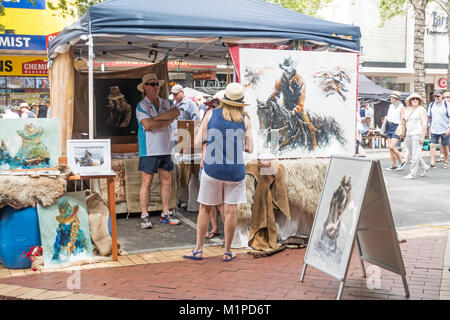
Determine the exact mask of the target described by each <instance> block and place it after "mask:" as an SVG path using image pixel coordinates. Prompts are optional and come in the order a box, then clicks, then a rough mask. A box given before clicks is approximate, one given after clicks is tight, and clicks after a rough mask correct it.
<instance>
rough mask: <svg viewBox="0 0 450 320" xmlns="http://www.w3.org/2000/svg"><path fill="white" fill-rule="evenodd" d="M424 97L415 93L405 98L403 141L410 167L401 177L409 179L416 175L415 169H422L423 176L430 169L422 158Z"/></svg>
mask: <svg viewBox="0 0 450 320" xmlns="http://www.w3.org/2000/svg"><path fill="white" fill-rule="evenodd" d="M424 102H425V101H424V99H423V98H422V97H421V96H420V95H419V94H417V93H413V94H411V95H410V96H409V97H408V98H407V99H406V106H407V108H406V111H405V119H406V136H405V143H406V147H407V148H408V154H410V155H411V167H410V172H409V174H408V175H406V176H405V177H403V179H406V180H411V179H415V178H416V176H417V170H418V169H419V166H420V168H422V169H423V171H422V173H421V174H420V176H421V177H424V176H425V175H426V174H427V172H428V171H429V170H430V167H429V166H428V165H427V164H426V163H425V161H424V160H423V159H422V155H421V152H422V145H423V141H424V140H425V136H426V134H427V125H428V120H427V111H426V110H425V108H424V107H423V104H424Z"/></svg>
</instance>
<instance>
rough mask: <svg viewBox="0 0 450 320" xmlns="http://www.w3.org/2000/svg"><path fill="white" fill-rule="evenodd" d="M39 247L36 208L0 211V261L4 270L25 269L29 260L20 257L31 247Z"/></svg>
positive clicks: (29, 265)
mask: <svg viewBox="0 0 450 320" xmlns="http://www.w3.org/2000/svg"><path fill="white" fill-rule="evenodd" d="M40 245H41V236H40V233H39V220H38V215H37V209H36V208H32V207H29V208H25V209H19V210H17V209H14V208H12V207H4V208H3V209H1V210H0V259H1V260H2V264H3V266H4V267H5V268H9V269H26V268H30V267H31V260H30V259H28V258H27V257H24V258H23V257H22V255H23V252H24V251H25V252H28V251H29V250H30V248H31V247H33V246H40Z"/></svg>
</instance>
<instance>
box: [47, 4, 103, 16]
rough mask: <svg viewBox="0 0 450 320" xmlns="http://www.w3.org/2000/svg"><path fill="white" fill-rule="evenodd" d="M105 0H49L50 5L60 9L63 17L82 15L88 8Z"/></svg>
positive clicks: (51, 7)
mask: <svg viewBox="0 0 450 320" xmlns="http://www.w3.org/2000/svg"><path fill="white" fill-rule="evenodd" d="M103 1H105V0H51V1H48V2H47V4H48V7H49V8H50V9H52V10H56V11H59V13H61V15H62V16H63V17H66V16H71V17H76V18H78V17H81V16H82V15H83V14H84V13H85V12H86V10H87V9H88V8H89V7H90V6H92V5H94V4H97V3H100V2H103Z"/></svg>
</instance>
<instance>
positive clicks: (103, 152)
mask: <svg viewBox="0 0 450 320" xmlns="http://www.w3.org/2000/svg"><path fill="white" fill-rule="evenodd" d="M67 163H68V165H69V167H70V169H71V170H72V171H73V172H75V173H77V174H79V175H109V174H114V171H112V170H111V140H109V139H103V140H102V139H98V140H96V139H94V140H84V139H79V140H67Z"/></svg>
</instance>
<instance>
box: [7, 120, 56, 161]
mask: <svg viewBox="0 0 450 320" xmlns="http://www.w3.org/2000/svg"><path fill="white" fill-rule="evenodd" d="M58 146H59V145H58V119H39V118H38V119H0V170H14V169H37V168H51V167H56V166H58V157H59V148H58Z"/></svg>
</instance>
